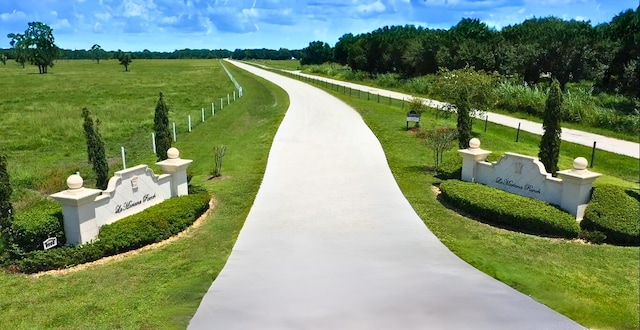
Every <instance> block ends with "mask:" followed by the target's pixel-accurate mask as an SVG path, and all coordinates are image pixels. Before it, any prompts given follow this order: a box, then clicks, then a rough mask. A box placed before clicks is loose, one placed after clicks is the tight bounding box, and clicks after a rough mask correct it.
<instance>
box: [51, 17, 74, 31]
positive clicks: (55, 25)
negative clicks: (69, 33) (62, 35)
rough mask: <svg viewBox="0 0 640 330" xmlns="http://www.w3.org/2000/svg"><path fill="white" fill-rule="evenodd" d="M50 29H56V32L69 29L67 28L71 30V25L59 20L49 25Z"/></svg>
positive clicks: (65, 20)
mask: <svg viewBox="0 0 640 330" xmlns="http://www.w3.org/2000/svg"><path fill="white" fill-rule="evenodd" d="M51 27H52V28H53V29H58V30H62V29H69V28H71V23H69V20H68V19H66V18H63V19H59V20H57V21H56V22H55V23H53V24H51Z"/></svg>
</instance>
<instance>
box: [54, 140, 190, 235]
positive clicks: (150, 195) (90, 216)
mask: <svg viewBox="0 0 640 330" xmlns="http://www.w3.org/2000/svg"><path fill="white" fill-rule="evenodd" d="M167 155H168V156H169V159H167V160H164V161H162V162H158V163H157V165H159V166H160V168H161V169H162V171H163V174H160V175H156V174H155V173H153V171H152V170H151V169H150V168H149V167H148V166H147V165H138V166H135V167H132V168H128V169H125V170H122V171H118V172H115V174H114V176H113V177H112V178H111V179H110V180H109V183H108V185H107V189H106V190H104V191H103V190H99V189H91V188H84V187H82V185H83V181H82V178H81V177H80V176H79V175H75V174H74V175H72V176H70V177H69V178H68V179H67V185H68V187H69V189H67V190H65V191H61V192H59V193H56V194H53V195H51V197H52V198H53V199H55V200H57V201H58V202H59V203H60V204H62V214H63V216H64V230H65V236H66V239H67V244H71V245H76V244H83V243H87V242H90V241H91V240H93V239H94V238H95V237H96V236H97V235H98V232H99V231H100V227H102V226H103V225H106V224H110V223H113V222H115V221H118V220H120V219H122V218H125V217H127V216H129V215H132V214H135V213H138V212H140V211H142V210H144V209H146V208H148V207H150V206H152V205H155V204H158V203H161V202H162V201H164V200H166V199H168V198H171V197H175V196H182V195H187V194H188V190H187V175H186V171H187V168H188V167H189V165H190V164H191V162H192V161H191V160H188V159H180V158H179V157H178V156H179V152H178V150H177V149H175V148H171V149H169V151H168V152H167Z"/></svg>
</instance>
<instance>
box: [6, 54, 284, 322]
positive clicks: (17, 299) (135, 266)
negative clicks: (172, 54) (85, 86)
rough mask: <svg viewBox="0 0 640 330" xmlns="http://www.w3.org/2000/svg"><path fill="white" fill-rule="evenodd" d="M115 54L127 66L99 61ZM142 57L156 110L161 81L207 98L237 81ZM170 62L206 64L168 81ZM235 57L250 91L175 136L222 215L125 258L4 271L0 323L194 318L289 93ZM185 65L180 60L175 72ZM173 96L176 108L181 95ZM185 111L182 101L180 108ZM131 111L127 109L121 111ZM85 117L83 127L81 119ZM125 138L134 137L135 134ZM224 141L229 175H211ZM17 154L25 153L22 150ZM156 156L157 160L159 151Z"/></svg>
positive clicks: (247, 203)
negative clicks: (34, 274) (71, 269)
mask: <svg viewBox="0 0 640 330" xmlns="http://www.w3.org/2000/svg"><path fill="white" fill-rule="evenodd" d="M106 64H108V65H112V69H114V70H116V71H114V72H117V73H114V75H115V74H118V73H119V72H118V71H119V70H121V68H120V67H119V66H117V65H116V64H115V63H113V62H112V63H109V62H104V64H103V63H101V64H100V66H102V65H105V69H106V68H107V65H106ZM85 65H93V64H91V63H90V62H86V63H83V62H70V63H67V64H64V63H63V65H59V66H58V65H57V66H56V67H55V68H54V69H55V72H54V74H59V73H58V72H59V71H63V70H69V71H74V70H83V68H84V66H85ZM136 65H137V66H136ZM143 65H145V66H146V67H147V72H148V74H146V75H143V74H142V73H138V79H139V80H140V81H141V84H142V85H143V86H144V85H146V84H149V85H151V84H152V83H151V82H154V83H153V84H156V85H155V88H153V89H154V90H153V91H152V92H153V93H152V94H153V95H151V96H150V97H146V92H144V88H141V91H140V92H139V94H137V96H136V95H133V94H132V97H131V100H133V99H136V98H140V99H146V101H145V102H144V103H145V104H146V105H145V106H139V107H138V110H140V111H142V110H141V109H143V108H144V111H147V108H149V109H148V111H147V112H148V113H149V114H150V115H151V116H152V113H153V108H154V106H155V94H156V91H157V90H159V89H162V90H163V91H164V92H165V94H171V95H173V97H172V98H168V101H170V100H172V99H173V100H176V99H182V100H186V99H194V100H195V99H196V98H198V99H200V98H204V97H205V96H206V95H207V94H209V93H212V94H213V92H212V91H211V89H213V88H212V86H225V90H232V88H233V87H232V85H231V88H227V87H228V86H227V85H229V84H231V83H230V82H228V81H229V79H228V78H227V76H226V74H224V72H223V71H222V69H220V65H219V64H218V63H217V61H205V60H202V61H148V62H144V61H134V63H133V65H132V68H131V69H132V70H133V71H132V72H135V71H136V69H138V70H140V71H142V68H141V67H142V66H143ZM168 66H169V67H173V66H177V67H179V68H182V70H193V71H195V72H201V73H202V74H200V75H198V74H194V73H192V74H185V75H183V76H182V78H180V79H181V80H170V79H168V78H167V85H162V84H161V82H159V81H157V77H156V75H157V74H158V72H163V71H165V70H170V69H169V68H167V67H168ZM227 67H228V68H229V70H230V71H231V72H232V73H233V74H234V76H235V77H236V79H237V80H238V81H239V83H240V84H241V85H242V86H243V88H244V97H243V98H242V99H239V100H238V101H237V102H236V103H232V104H231V105H230V106H229V107H225V109H224V110H222V111H221V112H218V113H217V114H216V117H215V118H213V120H208V121H206V122H205V123H203V124H199V125H198V126H197V127H196V128H195V129H194V130H193V132H192V133H190V134H188V133H183V134H182V135H180V136H179V142H178V143H177V145H176V147H177V148H178V149H180V151H181V157H184V158H189V159H193V160H194V163H193V166H192V167H191V168H190V172H192V173H194V174H195V176H194V178H193V179H192V182H193V183H197V184H201V185H204V186H205V187H206V188H207V189H208V190H210V191H211V192H213V194H214V195H215V198H216V199H217V201H218V206H217V207H216V210H215V212H214V213H213V215H212V216H211V217H210V218H209V219H208V220H207V221H206V223H205V224H204V225H203V226H202V227H199V228H198V229H197V230H196V231H195V232H194V234H193V235H192V236H191V237H189V238H186V239H182V240H180V241H178V242H176V243H173V244H170V245H168V246H165V247H162V248H160V249H158V250H154V251H149V252H144V253H141V254H139V255H136V256H134V257H130V258H127V259H125V260H122V261H119V262H114V263H110V264H106V265H101V266H96V267H92V268H90V269H87V270H84V271H81V272H77V273H73V274H68V275H63V276H44V277H41V278H38V279H35V278H30V277H25V276H22V275H13V274H7V273H0V329H45V328H54V329H56V328H57V329H119V328H120V329H184V328H185V327H186V325H187V323H188V322H189V320H190V319H191V316H192V315H193V313H195V310H196V308H197V306H198V304H199V303H200V300H201V299H202V297H203V295H204V294H205V292H206V290H207V289H208V287H209V286H210V285H211V282H212V281H213V279H215V278H216V276H217V275H218V273H219V272H220V270H221V269H222V267H223V265H224V263H225V262H226V259H227V257H228V255H229V253H230V251H231V248H232V247H233V244H234V243H235V240H236V237H237V235H238V233H239V230H240V228H241V227H242V224H243V223H244V220H245V218H246V216H247V214H248V212H249V209H250V207H251V205H252V203H253V199H254V196H255V194H256V193H257V191H258V188H259V186H260V182H261V180H262V176H263V173H264V169H265V165H266V160H267V156H268V152H269V148H270V146H271V142H272V139H273V136H274V134H275V131H276V129H277V127H278V126H279V123H280V121H281V120H282V118H283V116H284V112H285V110H286V109H287V107H288V103H289V101H288V97H287V95H286V94H285V93H284V91H282V90H281V89H279V88H277V87H275V86H273V85H271V84H269V83H267V82H266V81H264V80H262V79H257V78H255V77H252V76H250V75H248V74H246V73H245V72H243V71H241V70H237V69H236V68H235V67H233V66H231V65H227ZM189 68H191V69H189ZM58 70H59V71H58ZM179 71H180V69H175V72H179ZM132 72H131V73H132ZM122 74H123V75H126V73H124V72H122ZM36 77H39V76H36ZM45 79H51V78H45ZM227 82H228V83H227ZM182 85H187V86H189V87H190V90H189V88H187V87H184V89H183V87H176V88H179V89H180V90H182V92H177V91H173V88H172V87H170V86H182ZM51 88H52V89H53V93H51V94H50V95H51V97H52V98H53V99H52V102H55V100H54V99H56V98H57V96H56V95H59V94H58V93H56V92H55V89H56V86H55V85H54V86H52V87H51ZM136 90H137V89H136ZM131 92H132V93H134V91H131ZM149 92H151V91H149ZM182 93H184V95H182ZM225 95H226V94H225ZM78 97H79V96H78ZM60 102H62V101H60ZM77 103H81V102H80V101H77ZM148 103H149V104H148ZM172 104H173V105H174V107H175V108H177V106H176V105H177V102H176V101H173V102H172ZM194 106H195V104H194ZM175 108H174V109H175ZM197 109H199V108H197ZM75 111H76V109H75V107H74V108H73V111H72V112H73V114H71V115H70V116H75ZM114 111H115V110H114ZM185 111H186V109H185ZM123 112H126V111H125V110H123ZM177 113H178V111H177V110H176V111H175V112H174V113H172V115H176V114H177ZM184 113H186V112H184ZM197 113H199V111H197ZM178 114H179V113H178ZM78 116H79V112H78ZM132 116H137V115H136V114H132ZM151 118H153V117H151ZM125 120H126V116H125V117H123V120H122V121H123V122H124V121H125ZM125 124H126V123H125ZM79 125H80V127H81V121H79ZM145 135H146V134H145ZM121 138H122V140H123V141H131V142H134V141H135V139H136V136H135V135H132V136H131V138H129V139H127V138H126V137H125V136H122V137H121ZM82 143H84V142H82ZM216 145H226V146H227V155H226V157H225V162H224V167H223V169H222V174H223V179H222V180H212V181H209V180H207V178H208V173H209V171H210V170H211V169H212V168H213V166H214V157H213V151H214V148H215V146H216ZM78 148H80V149H77V151H75V152H74V154H75V153H78V154H80V155H78V156H75V157H76V158H77V159H78V162H80V161H82V159H83V158H84V156H83V155H82V153H83V152H84V149H82V147H80V146H78ZM32 152H33V153H34V154H37V152H35V151H32ZM13 158H14V159H15V158H16V156H15V154H14V156H13ZM148 158H149V159H150V161H153V160H154V159H153V155H151V156H150V157H148ZM130 164H135V163H132V162H130Z"/></svg>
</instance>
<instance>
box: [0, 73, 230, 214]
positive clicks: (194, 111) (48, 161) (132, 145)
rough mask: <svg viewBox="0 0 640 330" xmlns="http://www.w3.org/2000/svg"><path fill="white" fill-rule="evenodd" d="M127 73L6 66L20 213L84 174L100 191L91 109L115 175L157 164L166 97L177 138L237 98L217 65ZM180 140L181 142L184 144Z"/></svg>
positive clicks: (8, 128)
mask: <svg viewBox="0 0 640 330" xmlns="http://www.w3.org/2000/svg"><path fill="white" fill-rule="evenodd" d="M130 69H131V70H130V72H125V71H124V69H123V67H122V66H121V65H118V62H117V61H115V60H108V61H101V62H100V64H96V63H95V62H93V61H79V60H77V61H57V62H56V63H55V66H54V67H53V68H51V69H50V70H49V73H48V74H45V75H40V74H36V72H37V70H36V68H35V67H32V66H27V67H26V69H22V68H21V67H20V66H18V65H16V64H15V63H8V64H7V65H6V66H0V75H2V79H0V90H2V97H0V112H1V115H2V119H0V123H1V124H0V125H1V129H0V141H2V142H0V149H2V150H3V152H5V153H6V154H7V158H8V166H9V174H10V175H11V181H12V182H11V183H12V186H13V188H14V191H15V193H14V195H13V202H14V206H15V207H16V208H17V209H18V210H20V209H22V208H25V207H28V206H29V205H31V204H33V203H35V202H37V201H38V200H39V199H41V198H42V196H43V195H46V194H50V193H53V192H56V191H59V190H60V189H65V188H66V185H65V180H66V178H67V176H69V175H70V174H72V173H74V172H75V171H80V174H81V175H82V176H83V177H84V178H85V185H87V186H91V185H93V184H94V182H95V180H94V176H93V173H92V171H91V168H90V166H89V164H88V163H87V155H86V141H85V137H84V132H83V129H82V117H81V112H82V108H83V107H87V108H88V109H89V110H90V111H91V113H92V114H93V115H94V117H95V118H97V119H98V120H100V123H101V124H100V126H99V130H100V132H101V134H102V136H103V138H104V140H105V143H106V149H107V158H108V159H109V164H110V171H111V172H112V173H113V172H114V171H117V170H120V169H122V161H121V157H120V147H125V150H126V154H127V163H128V164H127V165H129V166H131V165H135V164H139V163H145V164H153V163H154V162H155V161H156V158H155V156H154V154H153V150H152V144H151V132H153V116H154V110H155V105H156V102H157V100H158V94H159V93H160V92H163V93H164V98H165V100H166V102H167V104H168V106H169V110H170V111H169V119H170V121H171V122H176V127H177V130H178V133H179V134H181V135H183V134H186V131H187V130H188V127H187V126H188V118H187V116H188V115H191V117H192V122H193V124H194V125H198V124H199V122H200V121H201V120H200V117H201V114H200V111H201V109H202V108H203V107H204V108H205V110H206V113H207V116H209V115H210V114H211V102H215V104H216V108H219V106H220V98H221V97H224V102H225V105H226V101H227V100H226V95H227V93H231V92H233V89H234V85H233V84H232V83H231V81H229V79H228V78H226V76H225V74H224V71H223V70H222V68H221V67H220V64H219V63H218V60H134V62H133V63H132V64H131V67H130ZM179 138H181V137H179Z"/></svg>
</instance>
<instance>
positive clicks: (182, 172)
mask: <svg viewBox="0 0 640 330" xmlns="http://www.w3.org/2000/svg"><path fill="white" fill-rule="evenodd" d="M167 157H169V158H168V159H165V160H163V161H161V162H157V163H156V165H158V166H160V168H161V169H162V172H163V173H164V174H170V175H171V197H176V196H183V195H188V194H189V190H188V188H187V168H188V167H189V165H191V163H192V162H193V160H189V159H180V151H178V149H176V148H169V150H167Z"/></svg>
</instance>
